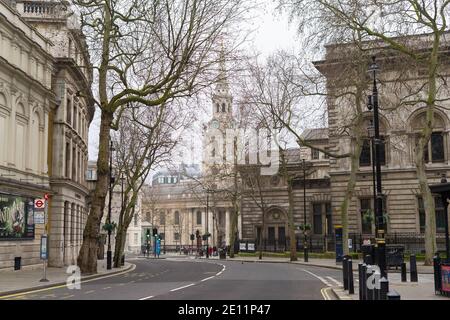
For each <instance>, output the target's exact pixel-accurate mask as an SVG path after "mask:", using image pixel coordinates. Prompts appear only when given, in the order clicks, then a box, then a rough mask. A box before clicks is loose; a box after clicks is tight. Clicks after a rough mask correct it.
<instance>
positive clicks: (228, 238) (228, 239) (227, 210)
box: [225, 208, 231, 245]
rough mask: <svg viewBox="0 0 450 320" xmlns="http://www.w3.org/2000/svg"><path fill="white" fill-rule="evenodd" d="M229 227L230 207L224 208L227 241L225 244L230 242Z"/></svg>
mask: <svg viewBox="0 0 450 320" xmlns="http://www.w3.org/2000/svg"><path fill="white" fill-rule="evenodd" d="M230 228H231V224H230V209H229V208H227V209H225V241H226V243H227V245H229V244H230V240H231V239H230Z"/></svg>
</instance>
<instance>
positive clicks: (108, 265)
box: [106, 141, 115, 270]
mask: <svg viewBox="0 0 450 320" xmlns="http://www.w3.org/2000/svg"><path fill="white" fill-rule="evenodd" d="M113 151H115V149H114V147H113V142H112V141H111V142H110V145H109V199H108V251H107V252H106V269H108V270H111V267H112V252H111V201H112V197H113V184H114V177H113V174H112V158H113V157H112V153H113Z"/></svg>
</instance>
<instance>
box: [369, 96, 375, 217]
mask: <svg viewBox="0 0 450 320" xmlns="http://www.w3.org/2000/svg"><path fill="white" fill-rule="evenodd" d="M368 107H369V110H372V109H371V104H370V102H369V104H368ZM367 132H368V135H369V138H370V145H371V150H372V152H371V157H372V186H373V211H374V212H376V211H377V209H376V208H377V183H376V181H375V176H376V169H375V127H374V125H373V119H371V120H370V124H369V126H368V127H367Z"/></svg>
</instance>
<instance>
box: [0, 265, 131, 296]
mask: <svg viewBox="0 0 450 320" xmlns="http://www.w3.org/2000/svg"><path fill="white" fill-rule="evenodd" d="M132 267H134V265H133V264H131V263H128V262H125V265H124V266H123V267H120V268H113V269H112V270H106V260H99V261H98V268H97V269H98V273H97V274H94V275H84V276H81V279H82V281H83V280H87V279H94V278H98V277H103V276H107V275H112V274H116V273H120V272H124V271H127V270H130V269H131V268H132ZM66 271H67V267H62V268H53V267H50V268H47V279H48V280H49V281H48V282H40V280H41V279H42V278H43V275H44V273H43V266H42V265H34V266H27V267H25V268H23V269H22V270H17V271H13V270H8V269H4V270H0V295H3V296H4V295H8V294H14V293H18V292H21V291H25V290H37V289H44V288H48V287H52V286H56V285H63V284H65V283H66V281H67V278H68V277H69V276H70V274H69V273H66Z"/></svg>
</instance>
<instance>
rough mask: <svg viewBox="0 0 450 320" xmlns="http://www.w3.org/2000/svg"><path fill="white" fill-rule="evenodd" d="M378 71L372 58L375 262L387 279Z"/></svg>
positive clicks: (370, 100) (370, 98)
mask: <svg viewBox="0 0 450 320" xmlns="http://www.w3.org/2000/svg"><path fill="white" fill-rule="evenodd" d="M379 70H380V68H379V66H378V65H377V63H376V61H375V56H373V57H372V63H371V65H370V66H369V70H368V72H370V73H372V77H373V87H372V95H371V96H369V101H368V102H369V103H368V106H367V107H368V109H369V110H372V108H373V124H374V144H375V158H374V161H375V176H376V200H375V201H376V206H375V237H376V248H377V249H376V251H377V262H378V266H379V267H380V272H381V276H382V277H387V273H386V243H385V231H386V225H385V221H384V217H383V193H382V185H381V161H380V151H381V144H382V143H383V141H382V140H381V139H380V120H379V111H378V88H377V79H376V77H377V72H378V71H379Z"/></svg>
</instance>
